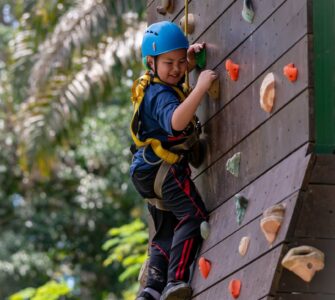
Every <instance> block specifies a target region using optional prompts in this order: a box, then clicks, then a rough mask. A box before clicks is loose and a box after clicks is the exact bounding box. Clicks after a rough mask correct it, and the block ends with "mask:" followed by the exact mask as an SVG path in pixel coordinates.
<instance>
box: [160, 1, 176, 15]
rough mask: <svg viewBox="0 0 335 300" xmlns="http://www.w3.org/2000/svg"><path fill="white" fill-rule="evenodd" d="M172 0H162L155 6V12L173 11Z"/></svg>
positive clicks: (163, 13) (162, 13) (164, 13)
mask: <svg viewBox="0 0 335 300" xmlns="http://www.w3.org/2000/svg"><path fill="white" fill-rule="evenodd" d="M173 8H174V5H173V0H162V1H161V5H160V6H158V7H157V12H158V13H160V14H161V15H166V13H167V12H168V13H170V14H171V13H172V12H173Z"/></svg>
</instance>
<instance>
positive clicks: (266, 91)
mask: <svg viewBox="0 0 335 300" xmlns="http://www.w3.org/2000/svg"><path fill="white" fill-rule="evenodd" d="M275 96H276V90H275V76H274V74H273V73H269V74H267V75H266V76H265V78H264V79H263V82H262V84H261V88H260V101H259V102H260V104H261V108H262V109H263V110H264V111H266V112H268V113H270V112H271V111H272V108H273V104H274V100H275Z"/></svg>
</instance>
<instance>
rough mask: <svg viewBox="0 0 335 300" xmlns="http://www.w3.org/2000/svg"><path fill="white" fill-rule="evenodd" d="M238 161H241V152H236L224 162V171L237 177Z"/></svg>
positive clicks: (238, 170)
mask: <svg viewBox="0 0 335 300" xmlns="http://www.w3.org/2000/svg"><path fill="white" fill-rule="evenodd" d="M240 161H241V152H237V153H235V154H234V155H233V156H232V157H231V158H229V159H228V160H227V162H226V170H227V171H228V172H230V173H231V174H232V175H234V176H235V177H238V174H239V172H240Z"/></svg>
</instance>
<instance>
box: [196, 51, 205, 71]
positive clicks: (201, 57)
mask: <svg viewBox="0 0 335 300" xmlns="http://www.w3.org/2000/svg"><path fill="white" fill-rule="evenodd" d="M206 57H207V55H206V48H202V49H201V50H200V51H199V52H196V53H195V61H196V65H197V67H198V68H200V69H203V68H204V67H205V66H206Z"/></svg>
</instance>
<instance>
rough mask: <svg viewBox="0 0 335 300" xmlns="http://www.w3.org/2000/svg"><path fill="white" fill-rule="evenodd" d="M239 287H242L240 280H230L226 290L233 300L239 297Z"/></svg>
mask: <svg viewBox="0 0 335 300" xmlns="http://www.w3.org/2000/svg"><path fill="white" fill-rule="evenodd" d="M241 286H242V283H241V280H239V279H232V280H231V281H230V282H229V285H228V289H229V292H230V294H231V295H232V296H233V298H234V299H237V298H238V297H239V296H240V292H241Z"/></svg>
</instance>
